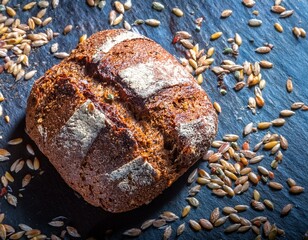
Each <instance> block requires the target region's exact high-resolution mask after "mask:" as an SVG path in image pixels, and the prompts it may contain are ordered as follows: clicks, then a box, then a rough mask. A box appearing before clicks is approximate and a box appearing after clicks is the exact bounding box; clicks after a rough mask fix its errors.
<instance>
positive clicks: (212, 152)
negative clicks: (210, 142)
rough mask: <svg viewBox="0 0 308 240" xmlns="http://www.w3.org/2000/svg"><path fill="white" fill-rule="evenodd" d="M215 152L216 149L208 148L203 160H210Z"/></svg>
mask: <svg viewBox="0 0 308 240" xmlns="http://www.w3.org/2000/svg"><path fill="white" fill-rule="evenodd" d="M213 154H214V151H213V150H208V151H207V153H206V154H205V155H204V156H203V158H202V159H203V160H204V161H208V160H209V158H210V157H211V156H212V155H213Z"/></svg>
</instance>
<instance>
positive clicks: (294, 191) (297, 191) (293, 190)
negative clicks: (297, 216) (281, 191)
mask: <svg viewBox="0 0 308 240" xmlns="http://www.w3.org/2000/svg"><path fill="white" fill-rule="evenodd" d="M304 190H305V188H304V187H301V186H292V187H291V188H290V190H289V192H290V193H292V194H300V193H302V192H304Z"/></svg>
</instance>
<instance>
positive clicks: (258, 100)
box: [256, 94, 265, 108]
mask: <svg viewBox="0 0 308 240" xmlns="http://www.w3.org/2000/svg"><path fill="white" fill-rule="evenodd" d="M256 104H257V106H258V107H259V108H262V107H263V106H264V104H265V102H264V98H263V97H262V96H261V95H259V94H258V95H256Z"/></svg>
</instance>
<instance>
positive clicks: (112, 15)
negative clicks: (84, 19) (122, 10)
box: [109, 10, 117, 26]
mask: <svg viewBox="0 0 308 240" xmlns="http://www.w3.org/2000/svg"><path fill="white" fill-rule="evenodd" d="M116 17H117V12H116V11H115V10H111V11H110V12H109V24H110V25H111V26H112V25H113V22H114V20H115V19H116Z"/></svg>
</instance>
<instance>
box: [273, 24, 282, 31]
mask: <svg viewBox="0 0 308 240" xmlns="http://www.w3.org/2000/svg"><path fill="white" fill-rule="evenodd" d="M274 27H275V29H276V31H277V32H280V33H281V32H283V27H282V26H281V24H280V23H275V24H274Z"/></svg>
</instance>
